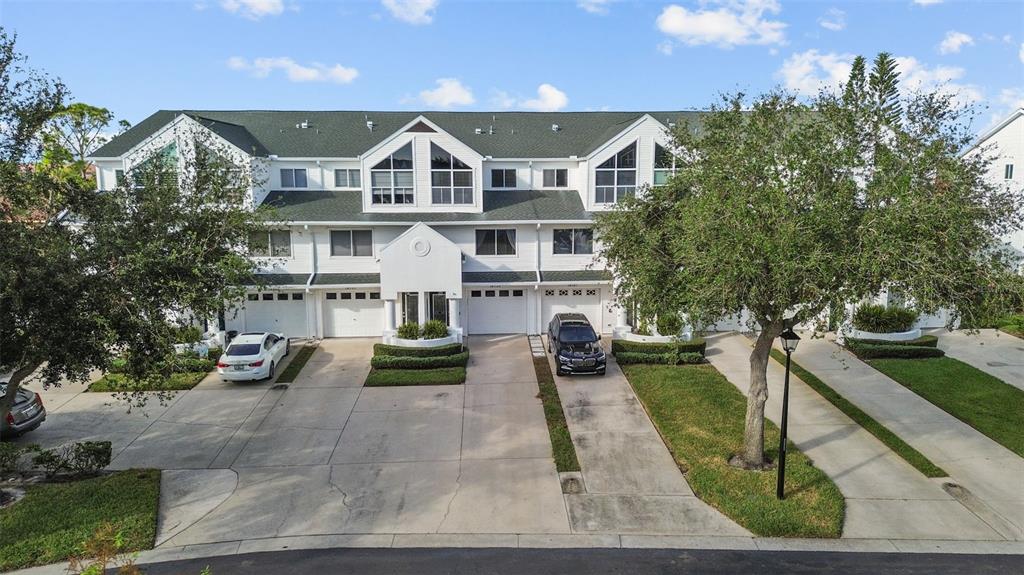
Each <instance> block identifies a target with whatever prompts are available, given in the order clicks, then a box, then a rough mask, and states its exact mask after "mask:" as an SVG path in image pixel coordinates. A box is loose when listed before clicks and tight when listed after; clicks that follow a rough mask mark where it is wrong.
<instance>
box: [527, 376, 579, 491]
mask: <svg viewBox="0 0 1024 575" xmlns="http://www.w3.org/2000/svg"><path fill="white" fill-rule="evenodd" d="M533 369H534V371H536V373H537V384H538V385H539V386H540V394H539V395H538V397H539V398H540V401H541V403H542V404H543V406H544V419H545V420H547V422H548V435H549V436H550V437H551V452H552V454H554V457H555V469H556V470H558V471H559V472H562V471H579V470H580V462H579V460H578V459H576V448H575V447H573V445H572V437H571V436H570V435H569V427H568V426H567V425H566V423H565V412H564V411H562V400H561V398H559V397H558V388H557V387H556V386H555V378H554V376H552V375H551V366H550V365H548V358H547V357H535V358H533Z"/></svg>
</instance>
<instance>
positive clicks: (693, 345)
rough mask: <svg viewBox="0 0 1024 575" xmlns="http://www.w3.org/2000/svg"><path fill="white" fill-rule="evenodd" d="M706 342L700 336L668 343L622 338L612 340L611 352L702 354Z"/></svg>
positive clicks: (617, 354) (616, 353)
mask: <svg viewBox="0 0 1024 575" xmlns="http://www.w3.org/2000/svg"><path fill="white" fill-rule="evenodd" d="M707 346H708V344H707V342H706V341H704V339H702V338H694V339H691V340H690V341H673V342H669V343H646V342H640V341H627V340H624V339H616V340H612V353H614V354H615V357H616V358H617V357H619V354H621V353H647V354H652V353H653V354H662V353H698V354H700V355H704V351H705V350H706V349H707Z"/></svg>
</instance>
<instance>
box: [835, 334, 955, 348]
mask: <svg viewBox="0 0 1024 575" xmlns="http://www.w3.org/2000/svg"><path fill="white" fill-rule="evenodd" d="M846 342H847V344H852V345H913V346H917V347H937V346H938V345H939V338H938V337H937V336H934V335H922V336H921V337H919V338H917V339H908V340H906V341H889V340H887V339H854V338H852V337H848V338H846Z"/></svg>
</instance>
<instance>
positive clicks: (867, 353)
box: [846, 342, 946, 359]
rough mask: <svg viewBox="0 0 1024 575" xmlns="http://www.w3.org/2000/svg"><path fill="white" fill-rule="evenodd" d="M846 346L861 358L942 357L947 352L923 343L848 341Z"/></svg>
mask: <svg viewBox="0 0 1024 575" xmlns="http://www.w3.org/2000/svg"><path fill="white" fill-rule="evenodd" d="M846 348H847V349H849V350H850V351H851V352H853V354H854V355H856V356H857V357H859V358H860V359H882V358H898V359H919V358H923V357H942V356H944V355H946V352H944V351H942V350H941V349H939V348H937V347H927V346H923V345H876V344H869V343H850V342H847V343H846Z"/></svg>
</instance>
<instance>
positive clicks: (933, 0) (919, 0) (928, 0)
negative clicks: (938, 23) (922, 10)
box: [914, 0, 942, 6]
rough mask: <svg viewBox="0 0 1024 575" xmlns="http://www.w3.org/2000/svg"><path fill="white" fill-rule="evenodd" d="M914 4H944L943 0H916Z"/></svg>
mask: <svg viewBox="0 0 1024 575" xmlns="http://www.w3.org/2000/svg"><path fill="white" fill-rule="evenodd" d="M914 4H917V5H918V6H932V5H935V4H942V0H914Z"/></svg>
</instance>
